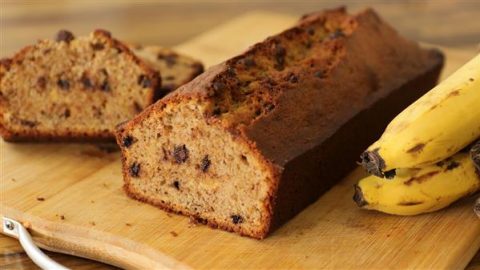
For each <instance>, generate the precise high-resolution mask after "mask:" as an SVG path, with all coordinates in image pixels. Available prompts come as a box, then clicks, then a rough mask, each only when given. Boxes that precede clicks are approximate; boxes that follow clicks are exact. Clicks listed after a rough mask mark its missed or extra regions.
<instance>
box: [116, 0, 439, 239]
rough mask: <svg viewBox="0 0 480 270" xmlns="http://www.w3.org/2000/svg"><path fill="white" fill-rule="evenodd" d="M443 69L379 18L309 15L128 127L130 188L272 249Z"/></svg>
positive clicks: (123, 143) (122, 134)
mask: <svg viewBox="0 0 480 270" xmlns="http://www.w3.org/2000/svg"><path fill="white" fill-rule="evenodd" d="M442 64H443V56H442V54H441V53H439V52H438V51H436V50H429V49H422V48H420V47H419V46H418V45H417V44H416V43H414V42H411V41H408V40H406V39H404V38H403V37H401V36H400V35H399V34H397V33H396V32H395V30H393V29H392V28H391V27H390V26H388V25H387V24H386V23H385V22H384V21H383V20H382V19H381V18H380V17H379V16H378V15H377V14H376V13H375V12H374V11H372V10H370V9H368V10H366V11H364V12H361V13H359V14H357V15H349V14H348V13H346V11H345V10H344V9H343V8H340V9H335V10H330V11H326V12H320V13H314V14H310V15H306V16H304V17H303V18H302V19H301V20H300V22H299V23H298V24H297V25H296V26H294V27H293V28H291V29H288V30H286V31H284V32H282V33H280V34H278V35H275V36H272V37H270V38H268V39H267V40H265V41H263V42H260V43H258V44H256V45H254V46H253V47H251V48H250V49H248V50H247V51H246V52H245V53H243V54H241V55H239V56H237V57H234V58H232V59H229V60H227V61H226V62H224V63H221V64H219V65H217V66H214V67H212V68H210V69H208V70H207V71H206V72H204V73H203V74H202V75H200V76H198V77H197V78H196V79H194V80H193V81H191V82H190V83H188V84H186V85H183V86H182V87H180V88H179V89H177V90H176V91H174V92H172V93H170V94H169V95H167V96H166V97H165V98H163V99H161V100H160V101H158V102H157V103H155V104H154V105H152V106H150V107H149V108H147V109H146V110H145V111H144V112H142V113H141V114H140V115H138V116H137V117H135V118H134V119H133V120H131V121H130V122H127V123H125V124H123V125H121V126H120V127H119V129H118V133H117V143H118V144H119V145H120V147H121V149H122V157H123V161H122V162H123V175H124V188H125V190H126V192H127V194H128V195H129V196H131V197H133V198H136V199H138V200H141V201H145V202H148V203H150V204H153V205H156V206H159V207H161V208H163V209H166V210H169V211H174V212H177V213H182V214H185V215H188V216H190V217H193V218H195V219H197V220H198V221H200V222H204V223H206V224H209V225H211V226H212V227H219V228H222V229H224V230H227V231H233V232H237V233H239V234H241V235H246V236H251V237H254V238H263V237H265V236H266V235H267V234H268V233H269V232H270V231H272V229H274V228H276V227H277V226H279V225H280V224H282V223H284V222H285V221H287V220H289V219H290V218H292V217H293V216H294V215H296V214H297V213H299V212H300V211H301V210H302V209H304V208H305V207H306V206H308V205H309V204H311V203H312V202H314V201H315V200H316V199H318V197H319V196H320V195H321V194H322V193H324V192H325V191H326V190H328V189H329V188H330V187H331V186H332V185H333V184H335V183H336V182H338V181H339V180H340V179H342V177H344V176H345V175H346V174H348V173H349V172H350V171H351V170H352V169H353V168H354V167H355V166H356V164H355V161H356V160H357V157H358V154H359V153H360V152H361V151H362V150H363V149H364V148H365V147H366V146H368V145H369V144H370V143H371V142H372V141H374V140H375V138H376V137H377V136H378V134H380V133H381V131H382V130H383V128H384V127H385V126H386V125H387V123H388V121H389V119H391V118H392V117H393V116H394V115H395V114H397V113H399V112H400V111H401V110H402V109H403V108H404V107H406V106H407V105H408V104H409V103H411V102H413V101H414V100H415V99H417V98H418V97H420V96H421V95H422V94H423V93H425V92H426V91H427V90H428V89H430V88H431V87H432V86H433V85H434V84H435V83H436V81H437V78H438V75H439V72H440V70H441V67H442Z"/></svg>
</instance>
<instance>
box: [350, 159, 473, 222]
mask: <svg viewBox="0 0 480 270" xmlns="http://www.w3.org/2000/svg"><path fill="white" fill-rule="evenodd" d="M479 189H480V174H479V172H478V171H477V169H476V168H475V165H474V163H473V160H472V159H471V158H470V155H469V154H468V153H465V152H460V153H458V154H456V155H454V156H453V157H451V158H449V159H446V160H445V161H442V162H439V163H438V164H433V165H428V166H425V167H422V168H416V169H401V170H398V172H397V175H396V176H395V177H394V178H393V179H391V180H385V179H383V178H380V177H377V176H374V175H371V176H368V177H366V178H363V179H361V180H360V181H359V182H358V184H357V185H356V186H355V195H354V197H353V199H354V200H355V202H356V203H357V205H358V206H360V207H362V208H365V209H372V210H377V211H381V212H384V213H388V214H394V215H417V214H421V213H427V212H432V211H436V210H439V209H442V208H444V207H447V206H448V205H450V204H451V203H453V202H455V201H456V200H458V199H460V198H462V197H465V196H468V195H470V194H473V193H475V192H476V191H478V190H479Z"/></svg>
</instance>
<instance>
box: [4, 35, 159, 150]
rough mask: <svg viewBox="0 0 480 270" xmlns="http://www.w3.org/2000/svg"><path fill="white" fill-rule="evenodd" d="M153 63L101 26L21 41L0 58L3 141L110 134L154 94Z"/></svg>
mask: <svg viewBox="0 0 480 270" xmlns="http://www.w3.org/2000/svg"><path fill="white" fill-rule="evenodd" d="M159 85H160V77H159V74H158V72H157V71H155V70H154V69H153V68H151V67H150V66H148V65H147V64H146V63H145V62H144V61H142V60H140V59H139V58H138V57H137V56H135V55H134V54H133V53H132V51H131V50H130V49H129V48H128V47H127V46H126V45H124V44H123V43H121V42H119V41H118V40H116V39H114V38H112V36H111V34H110V33H109V32H107V31H104V30H96V31H94V32H93V33H92V34H91V35H90V36H86V37H78V38H75V37H74V36H73V34H72V33H70V32H68V31H64V30H63V31H60V32H59V33H58V34H57V37H56V40H42V41H39V42H38V43H37V44H35V45H32V46H28V47H26V48H24V49H23V50H21V51H20V52H19V53H17V54H16V55H15V56H14V57H13V58H12V59H3V60H2V61H1V62H0V134H1V135H2V137H3V138H4V139H5V140H7V141H20V140H31V141H40V140H56V141H58V140H64V141H74V140H87V141H113V140H114V138H115V134H114V133H115V126H116V125H117V124H118V123H120V122H123V121H125V120H128V119H131V118H132V117H133V116H134V115H136V114H137V113H139V112H140V111H142V110H143V109H144V108H145V107H147V106H148V105H150V104H152V103H153V101H154V96H155V93H154V92H155V91H156V89H157V88H158V87H159Z"/></svg>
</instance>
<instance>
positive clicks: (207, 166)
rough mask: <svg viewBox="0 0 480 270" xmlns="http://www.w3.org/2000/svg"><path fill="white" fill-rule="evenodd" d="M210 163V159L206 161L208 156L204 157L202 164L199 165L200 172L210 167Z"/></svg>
mask: <svg viewBox="0 0 480 270" xmlns="http://www.w3.org/2000/svg"><path fill="white" fill-rule="evenodd" d="M211 163H212V162H211V161H210V159H208V155H205V156H204V157H203V159H202V162H201V163H200V170H202V172H206V171H207V170H208V168H209V167H210V164H211Z"/></svg>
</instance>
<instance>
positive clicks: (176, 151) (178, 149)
mask: <svg viewBox="0 0 480 270" xmlns="http://www.w3.org/2000/svg"><path fill="white" fill-rule="evenodd" d="M173 157H174V158H175V162H176V163H178V164H181V163H185V161H187V159H188V149H187V147H186V146H185V144H183V145H180V146H175V147H174V148H173Z"/></svg>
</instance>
